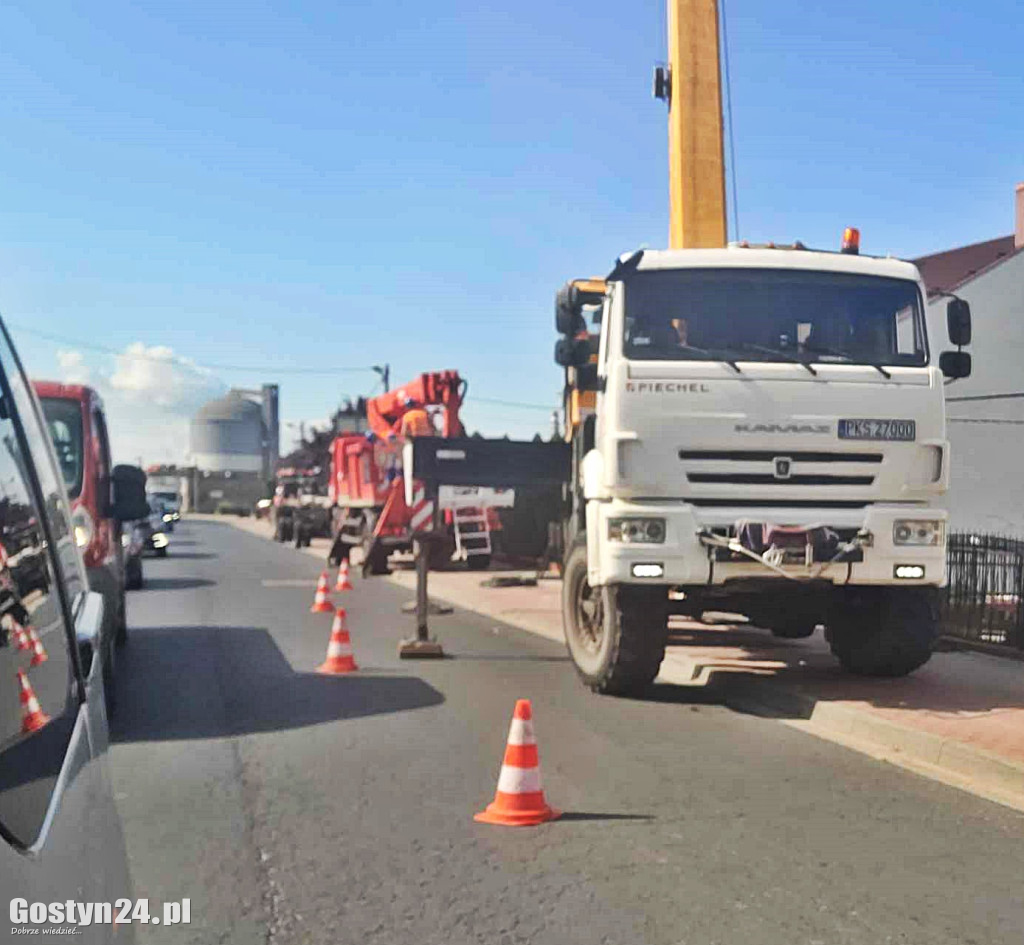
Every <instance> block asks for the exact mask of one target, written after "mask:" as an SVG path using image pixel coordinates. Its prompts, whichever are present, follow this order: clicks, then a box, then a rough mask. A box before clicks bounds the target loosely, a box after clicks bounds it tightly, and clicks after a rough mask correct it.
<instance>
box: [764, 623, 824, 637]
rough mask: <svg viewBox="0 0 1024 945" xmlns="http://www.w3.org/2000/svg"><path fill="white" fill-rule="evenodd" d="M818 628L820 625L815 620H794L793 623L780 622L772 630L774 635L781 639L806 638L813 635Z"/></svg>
mask: <svg viewBox="0 0 1024 945" xmlns="http://www.w3.org/2000/svg"><path fill="white" fill-rule="evenodd" d="M817 629H818V625H817V623H815V622H814V621H806V620H804V621H801V620H793V621H792V622H791V623H790V622H778V623H776V624H775V625H774V626H773V627H772V628H771V631H772V636H773V637H778V638H779V639H780V640H806V639H807V637H810V636H813V635H814V631H815V630H817Z"/></svg>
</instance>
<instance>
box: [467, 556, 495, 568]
mask: <svg viewBox="0 0 1024 945" xmlns="http://www.w3.org/2000/svg"><path fill="white" fill-rule="evenodd" d="M490 566H491V556H490V555H469V556H468V557H467V558H466V570H467V571H486V570H487V569H488V568H489V567H490Z"/></svg>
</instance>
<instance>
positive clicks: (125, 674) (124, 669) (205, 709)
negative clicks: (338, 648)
mask: <svg viewBox="0 0 1024 945" xmlns="http://www.w3.org/2000/svg"><path fill="white" fill-rule="evenodd" d="M121 660H122V663H121V665H120V666H119V667H118V699H119V706H118V712H117V715H116V716H115V717H114V719H113V721H112V724H111V740H112V741H115V742H135V741H161V740H165V739H189V738H225V737H230V736H233V735H246V734H249V733H252V732H273V731H281V730H285V729H292V728H301V727H304V726H307V725H316V724H319V723H321V722H333V721H337V720H340V719H350V718H361V717H363V716H368V715H384V714H388V713H391V712H404V711H407V710H410V709H420V708H424V707H426V706H433V705H440V704H441V703H442V702H444V696H442V695H441V693H440V692H438V691H437V690H436V689H434V688H433V687H432V686H429V685H428V684H427V683H425V682H423V680H421V679H419V678H418V677H415V676H382V675H374V676H372V677H365V676H357V675H352V676H321V675H318V674H317V673H297V672H295V671H294V670H293V669H292V668H291V666H290V664H289V663H288V661H287V660H286V659H285V658H284V656H283V654H282V653H281V651H280V650H279V649H278V647H277V644H276V643H275V642H274V640H273V637H271V635H270V634H269V633H268V632H267V630H266V629H264V628H263V627H159V628H152V629H151V628H146V629H142V630H135V631H133V632H132V635H131V642H130V643H129V645H128V646H127V647H126V648H125V650H124V651H123V655H122V656H121Z"/></svg>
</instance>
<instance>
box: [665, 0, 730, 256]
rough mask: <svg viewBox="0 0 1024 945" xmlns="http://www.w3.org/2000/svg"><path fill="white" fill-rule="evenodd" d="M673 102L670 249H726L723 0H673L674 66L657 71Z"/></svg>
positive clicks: (671, 53)
mask: <svg viewBox="0 0 1024 945" xmlns="http://www.w3.org/2000/svg"><path fill="white" fill-rule="evenodd" d="M654 94H655V97H657V98H660V99H663V100H665V101H667V102H668V160H669V246H670V247H671V248H672V249H699V248H715V247H719V246H725V244H726V239H727V233H728V228H727V225H726V216H725V213H726V205H725V152H724V146H723V140H722V77H721V68H720V66H719V38H718V0H668V67H667V68H665V67H664V66H659V67H658V68H657V69H656V70H655V74H654Z"/></svg>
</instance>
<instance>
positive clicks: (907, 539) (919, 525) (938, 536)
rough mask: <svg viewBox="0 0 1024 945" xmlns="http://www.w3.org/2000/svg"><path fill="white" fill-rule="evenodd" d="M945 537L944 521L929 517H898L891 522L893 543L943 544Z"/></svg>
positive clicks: (932, 545) (933, 545)
mask: <svg viewBox="0 0 1024 945" xmlns="http://www.w3.org/2000/svg"><path fill="white" fill-rule="evenodd" d="M945 538H946V526H945V523H944V522H937V521H934V520H931V519H913V518H898V519H896V521H895V522H893V523H892V543H893V544H894V545H927V546H930V547H935V546H937V545H941V544H943V543H944V541H945Z"/></svg>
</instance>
